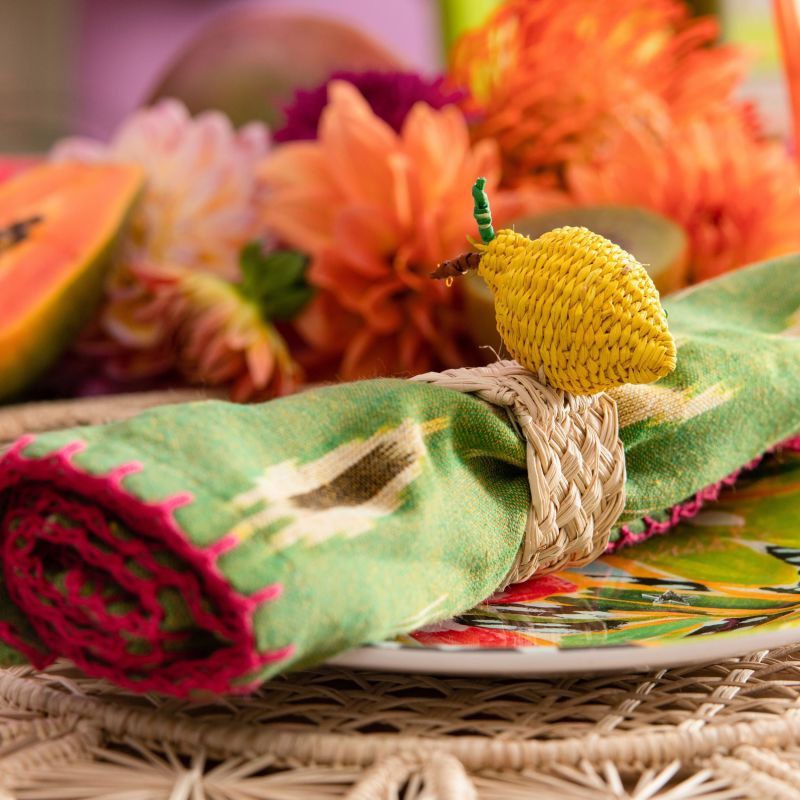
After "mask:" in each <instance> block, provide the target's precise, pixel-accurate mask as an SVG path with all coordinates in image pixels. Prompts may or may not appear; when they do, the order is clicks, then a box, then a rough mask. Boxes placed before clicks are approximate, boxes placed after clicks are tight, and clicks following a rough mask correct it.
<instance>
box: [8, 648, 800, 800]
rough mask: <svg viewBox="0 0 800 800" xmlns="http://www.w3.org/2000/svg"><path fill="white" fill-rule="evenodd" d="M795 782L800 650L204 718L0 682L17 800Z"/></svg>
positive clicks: (429, 681)
mask: <svg viewBox="0 0 800 800" xmlns="http://www.w3.org/2000/svg"><path fill="white" fill-rule="evenodd" d="M798 766H800V648H797V647H795V648H793V649H783V650H776V651H772V652H767V651H761V652H758V653H755V654H753V655H750V656H748V657H745V658H741V659H733V660H729V661H725V662H722V663H720V664H713V665H707V666H701V667H684V668H680V669H672V670H660V671H658V672H655V673H649V674H643V675H630V674H629V675H615V676H609V677H581V678H567V679H557V678H556V679H541V678H531V679H527V680H521V679H519V678H514V677H509V678H498V677H495V678H486V679H481V678H468V677H458V678H456V677H453V678H442V677H434V676H411V675H395V674H388V673H387V674H382V673H372V672H358V671H352V670H345V669H341V668H333V667H328V668H320V669H316V670H313V671H309V672H304V673H298V674H295V675H289V676H286V677H282V678H279V679H276V680H274V681H272V682H271V683H269V684H267V685H265V686H264V687H263V688H262V689H261V690H260V691H259V692H258V693H257V694H255V695H253V696H251V697H238V698H233V699H226V700H225V701H218V702H214V701H209V702H207V703H199V704H195V705H188V704H186V703H185V702H182V701H177V700H174V699H169V698H163V697H157V696H147V697H142V696H140V695H138V696H137V695H128V694H125V693H124V692H123V691H121V690H119V689H116V688H114V687H112V686H110V685H108V684H105V683H103V682H102V681H97V680H93V679H89V678H84V677H80V676H79V675H78V674H77V673H76V672H75V671H74V670H72V669H70V668H69V666H68V665H65V664H61V665H57V666H55V667H53V668H51V669H49V670H48V671H47V672H45V673H40V674H36V673H34V672H33V671H32V670H31V669H29V668H27V667H18V668H13V669H9V670H4V671H2V672H0V796H3V797H6V798H13V800H68V799H70V800H74V798H82V799H84V800H299V799H300V798H348V800H354V799H355V798H358V800H384V799H386V800H388V799H389V798H391V799H392V800H399V799H400V798H402V800H423V798H424V800H470V798H479V799H480V800H506V799H507V800H522V798H528V797H536V798H537V800H539V799H541V800H589V798H618V799H619V800H683V799H684V798H698V800H700V799H704V800H712V798H713V800H734V798H754V799H756V798H757V799H758V800H767V798H770V799H771V798H797V797H800V771H798ZM3 789H4V790H5V792H6V794H5V795H3V794H2V790H3Z"/></svg>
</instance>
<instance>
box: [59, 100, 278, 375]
mask: <svg viewBox="0 0 800 800" xmlns="http://www.w3.org/2000/svg"><path fill="white" fill-rule="evenodd" d="M268 147H269V134H268V131H267V129H266V127H265V126H263V125H262V124H260V123H253V124H250V125H247V126H245V127H244V128H242V129H241V130H240V131H235V130H234V129H233V127H232V126H231V123H230V121H229V120H228V119H227V118H226V117H225V116H224V115H223V114H220V113H217V112H207V113H204V114H200V115H198V116H197V117H195V118H192V117H191V116H190V115H189V113H188V111H187V110H186V108H185V107H184V106H183V105H182V104H181V103H179V102H177V101H175V100H164V101H161V102H159V103H158V104H157V105H155V106H153V107H152V108H147V109H143V110H141V111H137V112H135V113H134V114H132V115H131V116H130V117H129V118H128V119H127V120H126V121H125V122H124V123H123V124H122V125H121V127H120V128H119V130H118V131H117V132H116V133H115V134H114V136H113V137H112V139H111V141H110V142H109V143H108V144H103V143H100V142H96V141H91V140H87V139H66V140H64V141H62V142H60V143H59V144H57V145H56V147H55V148H54V150H53V152H52V154H51V157H52V158H54V159H58V160H81V161H122V162H136V163H138V164H140V165H141V166H142V167H143V168H144V170H145V175H146V178H147V183H146V187H145V192H144V196H143V197H142V200H141V202H140V203H139V205H138V207H137V210H136V212H135V214H134V217H133V219H132V221H131V225H130V229H129V231H128V234H127V236H126V238H125V241H124V243H123V248H122V253H121V257H120V259H119V262H118V264H117V266H116V268H115V271H114V273H113V274H112V276H111V279H110V282H109V286H108V303H107V305H106V308H105V310H104V314H103V325H104V327H105V328H106V330H108V331H109V332H110V333H111V335H112V336H113V337H114V338H115V339H116V340H117V341H118V342H119V343H121V344H123V345H124V346H125V347H128V348H133V349H137V350H139V351H143V352H142V353H140V354H139V358H138V359H137V361H138V363H139V365H140V367H141V368H144V366H145V364H146V361H147V358H146V356H145V355H144V351H152V353H153V356H154V358H153V361H152V365H153V370H154V371H158V370H159V369H161V368H162V364H161V363H160V361H159V359H158V358H156V353H160V354H163V351H164V347H163V346H164V343H165V339H164V337H165V334H166V329H165V327H164V326H163V325H162V324H161V321H160V320H159V318H158V317H157V316H156V315H154V314H152V313H151V311H150V310H149V306H150V305H151V304H152V303H153V302H155V300H156V298H155V297H154V296H153V294H152V292H151V291H149V290H148V289H147V288H145V287H144V286H143V285H142V283H141V281H139V280H138V278H137V275H138V274H139V273H140V272H141V271H145V272H147V273H153V272H155V271H157V270H158V269H161V268H165V269H167V270H171V269H172V268H173V267H178V268H184V269H187V270H191V271H197V272H207V273H209V274H213V275H216V276H218V277H220V278H225V279H227V280H230V281H236V280H238V279H239V252H240V250H241V249H242V247H243V246H244V245H245V244H246V243H247V242H248V241H250V240H251V239H252V238H253V237H254V236H256V234H257V232H258V214H259V208H258V206H259V187H258V184H257V181H256V179H255V167H256V164H257V163H258V162H259V161H260V159H261V158H262V157H263V156H264V155H265V154H266V153H267V150H268Z"/></svg>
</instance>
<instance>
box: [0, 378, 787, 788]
mask: <svg viewBox="0 0 800 800" xmlns="http://www.w3.org/2000/svg"><path fill="white" fill-rule="evenodd" d="M194 397H197V395H196V394H181V393H170V394H168V395H163V394H161V395H153V396H129V397H127V398H125V397H123V398H114V399H113V400H90V401H79V402H73V403H70V402H66V403H60V404H48V405H37V406H35V407H18V408H16V409H5V410H2V411H0V442H2V441H8V440H9V439H11V438H14V437H15V436H17V435H19V434H20V433H23V432H34V431H37V430H45V429H47V428H50V427H60V426H65V425H72V424H84V423H88V422H94V421H101V420H102V421H107V420H110V419H114V418H119V417H124V416H128V415H130V414H131V413H134V412H135V411H138V410H140V409H142V408H145V407H147V406H149V405H157V404H160V403H163V402H170V401H178V400H186V399H192V398H194ZM799 766H800V645H798V646H795V647H792V648H784V649H780V650H773V651H761V652H758V653H754V654H752V655H750V656H748V657H745V658H739V659H732V660H727V661H723V662H721V663H717V664H709V665H705V666H700V667H698V666H692V667H683V668H678V669H671V670H659V671H657V672H653V673H649V674H616V675H611V676H602V677H596V676H595V677H580V678H573V677H571V678H560V679H559V678H554V679H542V678H529V679H519V678H515V677H514V676H509V677H508V678H497V677H494V678H465V677H451V678H446V677H433V676H423V675H413V676H412V675H398V674H390V673H374V672H361V671H355V670H347V669H342V668H339V667H322V668H319V669H316V670H313V671H308V672H303V673H298V674H295V675H289V676H286V677H282V678H278V679H276V680H274V681H272V682H270V683H269V684H267V685H266V686H264V687H263V688H262V689H261V690H260V691H259V692H258V693H257V694H255V695H253V696H250V697H246V698H234V699H222V700H221V699H214V700H209V701H208V702H206V703H195V704H192V705H190V704H187V703H186V702H184V701H179V700H175V699H173V698H166V697H160V696H154V695H131V694H129V693H127V692H125V691H122V690H119V689H117V688H115V687H113V686H111V685H109V684H108V683H105V682H103V681H99V680H95V679H91V678H86V677H84V676H81V675H80V674H79V673H78V672H77V671H76V670H75V669H74V668H72V667H71V666H70V665H68V664H57V665H55V666H54V667H52V668H50V669H49V670H47V671H46V672H43V673H37V672H35V671H34V670H32V669H30V668H27V667H18V668H13V669H7V670H0V798H9V799H10V798H14V799H15V800H84V799H85V800H90V799H91V800H297V799H298V798H336V797H344V798H350V800H373V799H374V800H384V799H385V800H401V798H402V800H473V799H474V798H480V799H481V800H501V799H502V800H505V798H508V799H509V800H515V799H516V800H521V799H522V798H529V797H536V798H542V800H556V799H558V800H572V799H573V798H574V799H575V800H577V799H578V798H580V799H581V800H585V799H586V798H607V797H610V798H631V799H632V798H636V800H683V799H685V798H703V800H712V798H713V799H714V800H728V799H729V798H759V799H760V798H769V799H771V798H800V770H798V767H799Z"/></svg>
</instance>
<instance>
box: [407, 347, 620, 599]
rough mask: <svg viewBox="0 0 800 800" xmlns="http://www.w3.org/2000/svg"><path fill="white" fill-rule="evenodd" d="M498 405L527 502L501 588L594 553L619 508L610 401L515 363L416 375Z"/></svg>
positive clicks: (617, 453) (615, 427) (602, 543)
mask: <svg viewBox="0 0 800 800" xmlns="http://www.w3.org/2000/svg"><path fill="white" fill-rule="evenodd" d="M412 380H414V381H421V382H424V383H431V384H436V385H437V386H442V387H445V388H447V389H453V390H455V391H457V392H466V393H467V394H472V395H474V396H475V397H477V398H479V399H480V400H483V401H484V402H487V403H491V404H492V405H495V406H499V407H500V408H503V409H504V410H505V411H506V412H507V413H508V415H509V417H510V419H511V422H512V424H513V425H514V427H515V428H516V429H517V431H518V432H519V433H520V434H521V435H522V436H523V437H524V439H525V442H526V459H527V468H528V483H529V485H530V490H531V507H530V510H529V512H528V519H527V523H526V526H525V536H524V538H523V540H522V544H521V545H520V548H519V551H518V552H517V555H516V558H515V559H514V563H513V565H512V567H511V569H510V570H509V572H508V574H507V575H506V577H505V579H504V581H503V583H502V585H501V586H500V587H498V588H503V587H505V586H507V585H509V584H511V583H518V582H520V581H524V580H527V579H528V578H530V577H532V576H533V575H535V574H544V573H547V572H555V571H557V570H560V569H564V568H566V567H576V566H580V565H582V564H586V563H588V562H590V561H593V560H594V559H596V558H597V557H598V556H600V555H601V554H602V553H603V551H604V550H605V548H606V545H607V544H608V539H609V536H610V534H611V529H612V527H613V526H614V523H615V522H616V521H617V519H618V518H619V516H620V514H621V513H622V509H623V508H624V506H625V452H624V450H623V447H622V442H621V440H620V438H619V422H618V418H617V406H616V403H615V402H614V400H612V399H611V398H610V397H609V396H608V395H607V394H605V393H604V392H600V393H599V394H593V395H587V396H580V397H578V396H576V395H573V394H570V393H569V392H565V391H563V390H561V389H554V388H553V387H552V386H548V385H546V384H545V383H544V380H543V377H537V376H536V375H534V374H533V373H531V372H530V371H529V370H527V369H525V368H524V367H521V366H520V365H519V364H517V363H516V362H515V361H498V362H496V363H494V364H490V365H489V366H487V367H475V368H464V369H451V370H447V371H445V372H429V373H426V374H425V375H417V376H416V377H414V378H412Z"/></svg>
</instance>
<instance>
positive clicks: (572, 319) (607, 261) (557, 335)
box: [434, 179, 675, 395]
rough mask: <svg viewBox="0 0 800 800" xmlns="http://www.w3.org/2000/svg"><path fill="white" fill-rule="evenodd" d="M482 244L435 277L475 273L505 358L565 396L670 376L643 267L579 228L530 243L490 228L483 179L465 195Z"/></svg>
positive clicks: (658, 312)
mask: <svg viewBox="0 0 800 800" xmlns="http://www.w3.org/2000/svg"><path fill="white" fill-rule="evenodd" d="M473 194H474V195H475V200H476V203H475V216H476V219H477V221H478V225H479V229H480V231H481V236H482V238H483V242H484V243H483V244H480V245H478V252H477V253H470V254H467V255H465V256H461V257H460V258H458V259H455V260H454V261H451V262H446V263H445V264H442V265H441V266H440V267H439V269H438V270H437V271H436V272H435V273H434V276H435V277H449V276H453V275H457V274H462V273H463V272H465V271H466V270H467V269H474V268H477V270H478V273H479V274H480V275H481V276H482V277H483V279H484V280H485V281H486V283H487V284H488V285H489V288H490V289H491V290H492V293H493V294H494V300H495V316H496V319H497V329H498V331H499V332H500V336H501V338H502V340H503V342H504V344H505V346H506V348H507V349H508V351H509V353H510V354H511V355H512V356H513V357H514V358H515V359H516V360H517V361H518V362H519V363H520V364H522V366H524V367H526V368H528V369H530V370H531V371H532V372H539V371H541V372H542V373H543V374H544V376H545V378H546V379H547V382H548V383H549V384H550V385H552V386H555V387H556V388H559V389H565V390H566V391H569V392H572V393H573V394H582V395H585V394H594V393H595V392H601V391H605V390H606V389H611V388H613V387H615V386H620V385H622V384H624V383H650V382H652V381H655V380H657V379H658V378H661V377H663V376H664V375H666V374H668V373H669V372H671V371H672V370H673V369H675V342H674V340H673V338H672V336H671V334H670V332H669V330H668V328H667V319H666V315H665V313H664V310H663V308H662V307H661V303H660V301H659V296H658V291H657V289H656V287H655V285H654V284H653V281H652V280H651V278H650V276H649V275H648V274H647V271H646V270H645V269H644V267H643V266H642V265H641V264H640V263H639V262H638V261H637V260H636V259H635V258H634V257H633V256H632V255H630V253H627V252H625V250H623V249H622V248H621V247H618V246H617V245H615V244H613V243H612V242H610V241H608V239H605V238H604V237H602V236H599V235H598V234H596V233H592V232H591V231H589V230H587V229H586V228H571V227H567V228H557V229H556V230H553V231H550V232H549V233H545V234H544V235H543V236H540V237H539V238H538V239H535V240H531V239H529V238H528V237H527V236H523V235H522V234H519V233H515V232H514V231H511V230H501V231H499V232H498V233H497V234H496V235H495V233H494V231H493V230H492V227H491V217H490V214H489V207H488V201H487V200H486V196H485V194H484V193H483V184H482V181H481V180H480V179H479V181H478V182H477V183H476V187H475V189H473Z"/></svg>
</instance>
